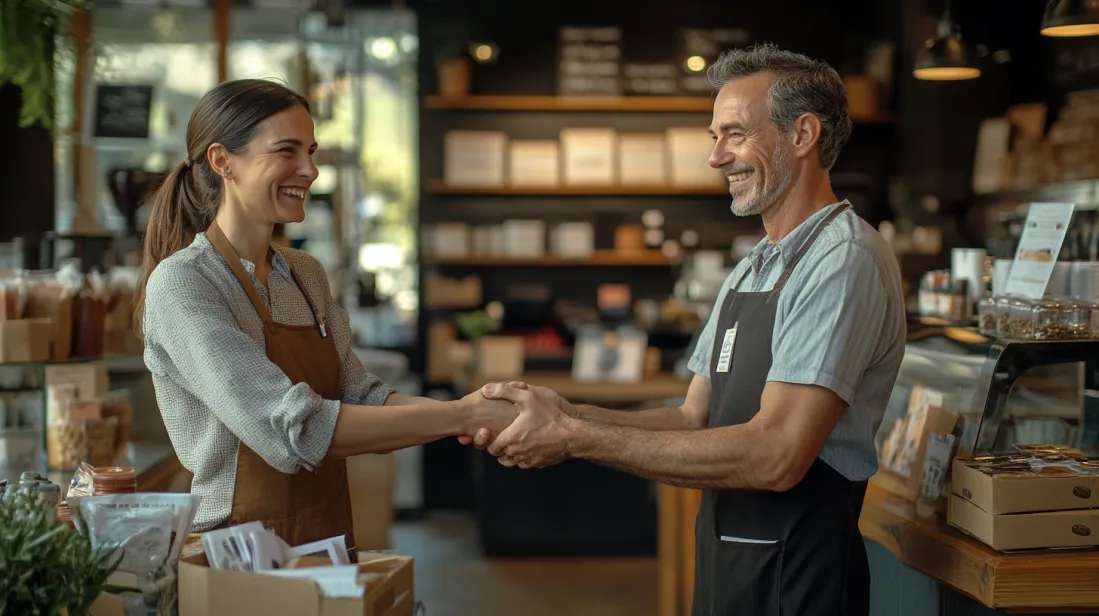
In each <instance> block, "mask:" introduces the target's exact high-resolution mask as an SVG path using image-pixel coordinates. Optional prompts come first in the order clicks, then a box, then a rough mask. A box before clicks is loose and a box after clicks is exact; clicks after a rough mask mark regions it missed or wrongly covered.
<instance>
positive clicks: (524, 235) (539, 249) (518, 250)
mask: <svg viewBox="0 0 1099 616" xmlns="http://www.w3.org/2000/svg"><path fill="white" fill-rule="evenodd" d="M545 253H546V223H544V222H542V221H541V220H505V221H504V255H505V256H508V257H518V258H531V259H537V258H540V257H542V256H543V255H545Z"/></svg>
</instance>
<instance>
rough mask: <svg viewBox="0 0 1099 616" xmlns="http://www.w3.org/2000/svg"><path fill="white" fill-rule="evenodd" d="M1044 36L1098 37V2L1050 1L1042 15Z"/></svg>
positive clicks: (1093, 0) (1089, 0) (1088, 0)
mask: <svg viewBox="0 0 1099 616" xmlns="http://www.w3.org/2000/svg"><path fill="white" fill-rule="evenodd" d="M1042 34H1043V35H1045V36H1056V37H1069V36H1095V35H1099V0H1050V1H1049V3H1048V4H1046V12H1045V14H1043V15H1042Z"/></svg>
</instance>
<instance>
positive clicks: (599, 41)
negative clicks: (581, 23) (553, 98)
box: [557, 26, 622, 96]
mask: <svg viewBox="0 0 1099 616" xmlns="http://www.w3.org/2000/svg"><path fill="white" fill-rule="evenodd" d="M558 53H559V57H558V62H557V90H558V93H559V94H561V95H562V96H577V95H594V96H618V95H620V94H621V93H622V89H621V84H620V68H621V61H622V30H621V29H620V28H615V27H606V28H576V27H572V26H566V27H563V28H561V30H560V38H559V44H558Z"/></svg>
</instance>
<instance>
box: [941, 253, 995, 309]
mask: <svg viewBox="0 0 1099 616" xmlns="http://www.w3.org/2000/svg"><path fill="white" fill-rule="evenodd" d="M988 275H989V272H988V253H987V252H985V249H984V248H955V249H953V250H951V251H950V276H951V278H953V279H954V280H962V279H965V280H967V281H969V284H968V285H966V289H967V295H968V296H969V301H970V303H971V304H972V303H975V302H976V301H977V300H979V299H980V298H982V297H984V295H985V284H986V281H987V280H988Z"/></svg>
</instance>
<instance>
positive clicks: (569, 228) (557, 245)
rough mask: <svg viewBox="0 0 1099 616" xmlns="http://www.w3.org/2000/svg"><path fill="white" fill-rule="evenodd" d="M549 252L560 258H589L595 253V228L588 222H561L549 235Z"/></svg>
mask: <svg viewBox="0 0 1099 616" xmlns="http://www.w3.org/2000/svg"><path fill="white" fill-rule="evenodd" d="M550 250H552V251H553V252H554V254H557V255H560V256H562V257H569V258H577V259H584V258H587V257H590V256H591V255H592V253H593V252H594V251H595V228H594V227H592V225H591V223H588V222H563V223H561V224H559V225H557V226H556V227H554V228H553V232H552V233H551V234H550Z"/></svg>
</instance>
